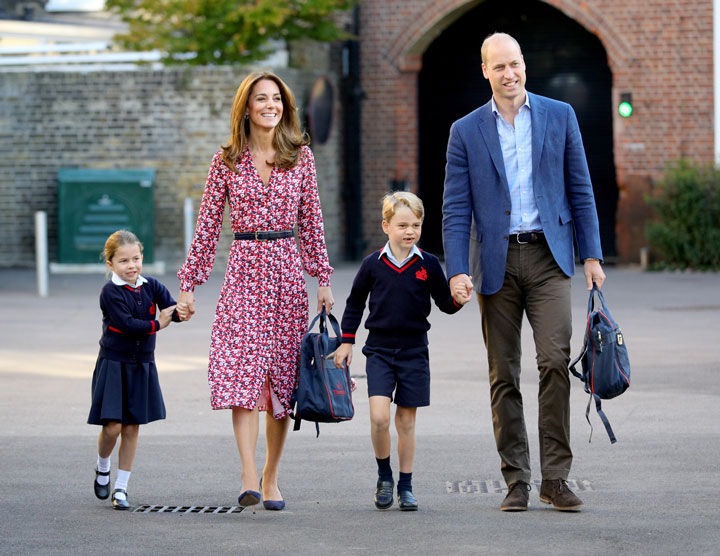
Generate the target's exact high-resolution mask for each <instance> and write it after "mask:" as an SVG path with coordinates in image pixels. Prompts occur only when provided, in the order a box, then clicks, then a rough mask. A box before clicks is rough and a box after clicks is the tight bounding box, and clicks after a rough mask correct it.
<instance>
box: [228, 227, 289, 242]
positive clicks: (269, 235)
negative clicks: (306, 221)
mask: <svg viewBox="0 0 720 556" xmlns="http://www.w3.org/2000/svg"><path fill="white" fill-rule="evenodd" d="M288 237H293V231H292V230H281V231H279V232H235V239H254V240H257V241H268V240H271V239H285V238H288Z"/></svg>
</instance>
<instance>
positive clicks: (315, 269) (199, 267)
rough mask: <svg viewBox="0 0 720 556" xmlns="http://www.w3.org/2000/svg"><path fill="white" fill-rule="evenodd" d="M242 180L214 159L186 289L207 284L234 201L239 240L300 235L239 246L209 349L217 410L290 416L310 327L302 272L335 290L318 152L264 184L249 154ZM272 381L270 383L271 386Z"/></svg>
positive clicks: (303, 155)
mask: <svg viewBox="0 0 720 556" xmlns="http://www.w3.org/2000/svg"><path fill="white" fill-rule="evenodd" d="M237 169H238V171H239V174H236V173H234V172H233V171H231V170H230V169H229V168H228V167H227V165H226V164H225V163H224V162H223V160H222V151H219V152H217V153H216V154H215V156H214V157H213V161H212V164H211V166H210V172H209V174H208V179H207V183H206V185H205V192H204V194H203V199H202V204H201V205H200V212H199V215H198V221H197V227H196V229H195V236H194V238H193V242H192V246H191V247H190V251H189V253H188V257H187V260H186V261H185V264H184V265H183V266H182V268H181V269H180V270H179V271H178V278H179V279H180V289H181V290H182V291H192V290H193V289H194V287H195V286H196V285H198V284H202V283H204V282H205V281H206V280H207V279H208V277H209V275H210V271H211V270H212V266H213V262H214V260H215V250H216V248H217V242H218V238H219V236H220V229H221V227H222V220H223V211H224V208H225V199H228V202H229V205H230V211H229V212H230V219H231V222H232V229H233V232H255V231H281V230H291V229H293V228H294V227H295V224H297V227H298V238H299V246H298V245H297V244H296V242H295V238H286V239H276V240H270V241H262V240H260V241H258V240H239V241H234V242H233V244H232V247H231V249H230V256H229V259H228V266H227V271H226V273H225V280H224V283H223V286H222V290H221V292H220V300H219V301H218V305H217V311H216V312H215V321H214V323H213V328H212V336H211V343H210V361H209V366H208V382H209V384H210V394H211V404H212V408H213V409H227V408H231V407H242V408H245V409H255V408H256V407H258V409H260V410H264V409H266V405H271V407H272V410H273V415H274V417H275V418H276V419H282V418H284V417H286V416H287V414H288V412H289V410H290V396H291V394H292V392H293V388H294V386H295V380H296V376H297V370H298V364H299V358H300V343H301V341H302V337H303V335H304V334H305V332H306V329H307V324H308V298H307V291H306V286H305V279H304V277H303V267H304V268H305V270H306V271H307V273H308V274H309V275H310V276H313V277H316V278H317V279H318V283H319V285H320V286H329V285H330V274H331V273H332V271H333V269H332V267H331V266H330V263H329V261H328V256H327V249H326V247H325V237H324V234H323V221H322V213H321V211H320V199H319V197H318V191H317V181H316V177H315V161H314V158H313V154H312V151H311V150H310V149H309V148H308V147H302V148H301V152H300V156H299V160H298V164H297V165H296V166H295V167H294V168H292V169H290V170H283V169H280V168H277V167H274V168H273V169H272V171H271V173H270V179H269V180H268V183H267V184H264V183H263V182H262V180H261V178H260V174H259V173H258V171H257V169H256V168H255V164H254V163H253V160H252V156H251V155H250V150H249V149H248V148H247V147H246V148H245V150H244V152H243V155H242V158H241V160H240V161H239V162H238V163H237ZM266 379H267V380H268V381H269V383H267V384H266Z"/></svg>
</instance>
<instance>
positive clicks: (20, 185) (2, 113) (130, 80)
mask: <svg viewBox="0 0 720 556" xmlns="http://www.w3.org/2000/svg"><path fill="white" fill-rule="evenodd" d="M253 69H254V68H241V67H195V68H160V69H154V68H150V67H137V68H135V69H134V70H130V71H117V70H115V71H113V70H110V71H108V70H105V71H97V70H93V71H90V70H88V69H87V68H86V69H84V70H83V71H76V72H66V71H62V72H61V71H53V72H31V71H28V72H19V73H13V72H9V73H0V255H1V256H0V267H11V266H31V265H33V261H34V230H33V213H34V212H35V211H38V210H44V211H47V213H48V227H49V231H50V232H49V233H50V260H51V261H52V260H57V257H56V253H57V172H58V170H59V169H60V168H63V167H80V168H129V167H139V168H154V169H156V184H155V214H156V228H155V229H156V238H155V259H156V260H163V261H165V262H166V263H168V267H169V271H170V272H174V270H175V269H176V268H177V265H178V264H179V263H181V262H182V260H183V258H184V255H185V254H184V252H183V251H184V246H183V208H182V207H183V200H184V198H185V197H187V196H190V197H192V198H193V199H194V200H195V209H196V210H197V208H198V206H199V200H200V198H201V196H202V191H203V188H204V185H205V179H206V177H207V171H208V167H209V163H210V160H211V159H212V156H213V154H214V153H215V152H216V151H217V150H218V149H219V148H220V145H221V144H223V143H225V142H226V141H227V138H228V135H229V119H230V108H231V105H232V100H233V98H234V96H235V91H236V90H237V87H238V85H239V84H240V81H241V80H242V79H243V78H244V77H245V75H247V73H249V71H251V70H253ZM277 73H278V74H279V75H280V77H282V78H283V80H285V81H286V83H287V84H288V85H289V86H290V88H291V89H292V90H293V91H294V93H295V95H296V97H297V101H298V107H299V108H300V109H301V118H302V119H303V121H305V108H306V106H307V97H308V94H309V91H310V88H311V86H312V83H313V82H314V81H315V79H316V78H317V77H318V76H319V75H321V74H327V72H321V71H308V70H305V71H299V70H293V69H280V70H277ZM333 80H334V81H335V78H334V77H333ZM339 120H340V118H337V117H336V118H335V119H334V122H335V123H334V129H333V130H332V132H331V134H330V139H329V141H328V142H327V143H325V144H324V145H319V144H313V145H311V147H312V149H313V151H314V153H315V159H316V164H317V173H318V183H319V188H320V197H321V202H322V205H323V215H324V218H325V229H326V240H327V243H328V250H329V252H330V256H331V262H337V260H338V259H339V257H340V255H341V251H342V238H341V236H340V229H341V226H340V215H341V209H340V185H341V184H340V168H341V166H340V162H339V158H340V148H341V137H340V133H339V132H338V130H337V122H338V121H339ZM225 228H226V229H225V230H224V232H223V237H224V239H223V243H222V244H221V245H220V246H219V248H218V264H221V265H223V266H224V263H225V261H226V254H227V252H228V248H229V233H230V229H229V226H227V225H226V226H225Z"/></svg>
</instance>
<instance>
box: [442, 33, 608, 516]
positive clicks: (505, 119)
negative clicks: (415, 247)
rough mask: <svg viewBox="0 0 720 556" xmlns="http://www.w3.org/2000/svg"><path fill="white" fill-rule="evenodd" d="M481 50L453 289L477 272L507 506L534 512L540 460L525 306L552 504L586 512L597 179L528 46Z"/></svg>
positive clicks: (451, 163)
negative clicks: (587, 292)
mask: <svg viewBox="0 0 720 556" xmlns="http://www.w3.org/2000/svg"><path fill="white" fill-rule="evenodd" d="M481 54H482V60H483V64H482V68H483V75H484V76H485V78H486V79H488V80H489V81H490V86H491V88H492V92H493V96H492V98H491V99H490V102H488V103H487V104H485V105H484V106H482V107H480V108H478V109H477V110H475V111H473V112H471V113H470V114H468V115H467V116H465V117H464V118H461V119H460V120H458V121H456V122H455V123H454V124H453V125H452V127H451V129H450V140H449V142H448V150H447V167H446V176H445V193H444V198H443V245H444V248H445V262H446V267H447V275H448V276H449V277H450V285H451V287H452V286H454V285H455V284H463V285H465V292H466V296H465V299H467V298H468V297H469V296H470V295H471V293H472V291H473V279H472V278H471V277H470V275H471V274H473V275H474V288H475V290H476V291H477V294H478V302H479V304H480V311H481V313H482V330H483V338H484V340H485V346H486V348H487V352H488V363H489V375H490V400H491V406H492V415H493V427H494V431H495V441H496V444H497V449H498V453H499V454H500V459H501V461H502V465H501V469H502V473H503V476H504V478H505V481H506V482H507V484H508V494H507V496H506V497H505V499H504V500H503V502H502V505H501V507H500V508H501V509H502V510H504V511H522V510H526V509H527V507H528V499H529V495H528V492H529V491H530V484H529V483H530V457H529V450H528V440H527V432H526V428H525V419H524V415H523V405H522V395H521V393H520V355H521V342H520V331H521V326H522V319H523V313H525V315H526V316H527V318H528V321H529V322H530V326H531V327H532V329H533V336H534V339H535V348H536V351H537V363H538V371H539V373H540V377H539V380H540V382H539V393H538V404H539V415H538V428H539V437H540V467H541V473H542V484H541V488H540V500H541V501H543V502H545V503H548V504H553V505H554V506H555V508H557V509H558V510H562V511H577V510H579V509H580V508H582V507H583V503H582V501H581V500H580V499H579V498H578V497H577V496H576V495H575V494H574V493H573V492H572V491H571V490H570V489H569V488H568V486H567V478H568V474H569V472H570V466H571V463H572V451H571V449H570V418H569V406H570V378H569V373H568V363H569V361H570V335H571V325H572V318H571V306H570V277H571V276H572V275H573V273H574V271H575V251H574V244H573V232H574V236H575V238H576V239H577V244H578V249H579V256H580V259H581V260H582V261H583V262H584V271H585V279H586V282H587V287H588V289H591V288H592V284H593V282H595V283H596V284H597V285H598V287H600V286H602V283H603V281H604V280H605V274H604V273H603V270H602V267H601V266H600V261H601V260H602V251H601V248H600V233H599V228H598V218H597V212H596V209H595V199H594V197H593V190H592V184H591V183H590V174H589V172H588V166H587V161H586V158H585V151H584V149H583V144H582V138H581V136H580V129H579V127H578V123H577V118H576V116H575V112H574V111H573V109H572V108H571V107H570V106H569V105H568V104H566V103H563V102H559V101H556V100H552V99H549V98H545V97H541V96H538V95H534V94H532V93H528V92H527V91H526V90H525V61H524V59H523V56H522V52H521V50H520V45H519V44H518V43H517V41H516V40H515V39H514V38H513V37H511V36H510V35H507V34H504V33H495V34H493V35H490V36H489V37H488V38H487V39H485V41H484V42H483V45H482V49H481ZM469 253H471V254H472V257H469ZM471 260H472V270H473V272H472V273H471V272H470V264H471V262H470V261H471ZM458 301H462V300H461V299H459V300H458Z"/></svg>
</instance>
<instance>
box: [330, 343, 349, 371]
mask: <svg viewBox="0 0 720 556" xmlns="http://www.w3.org/2000/svg"><path fill="white" fill-rule="evenodd" d="M352 347H353V345H352V344H340V347H339V348H337V350H335V355H333V363H335V366H336V367H337V368H338V369H342V368H343V364H345V365H347V366H348V367H349V366H350V363H352Z"/></svg>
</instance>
